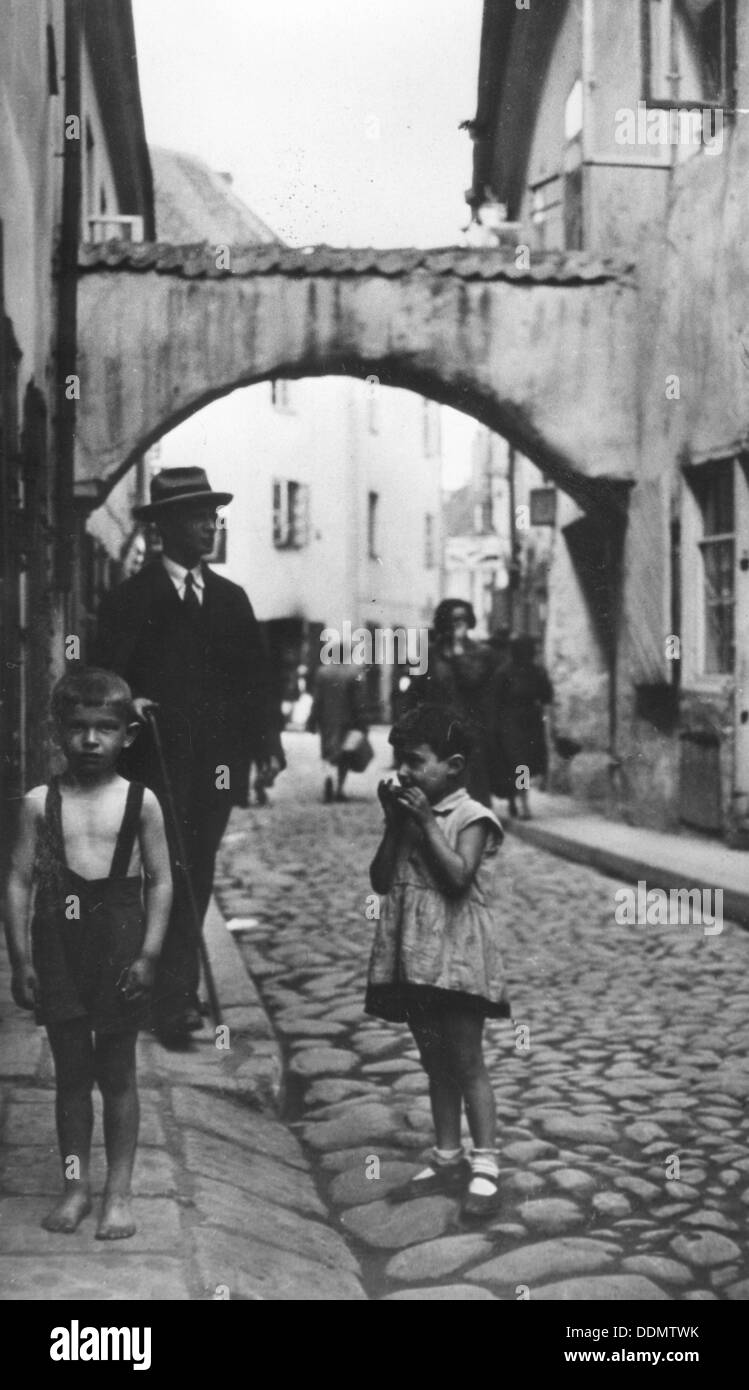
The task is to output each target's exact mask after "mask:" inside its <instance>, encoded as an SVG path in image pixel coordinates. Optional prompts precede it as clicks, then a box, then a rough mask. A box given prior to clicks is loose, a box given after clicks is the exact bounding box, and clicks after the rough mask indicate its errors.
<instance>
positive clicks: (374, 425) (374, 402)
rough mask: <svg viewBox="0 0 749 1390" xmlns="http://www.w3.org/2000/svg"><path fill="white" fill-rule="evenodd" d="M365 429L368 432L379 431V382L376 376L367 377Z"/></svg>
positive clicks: (375, 432)
mask: <svg viewBox="0 0 749 1390" xmlns="http://www.w3.org/2000/svg"><path fill="white" fill-rule="evenodd" d="M366 387H367V429H368V430H369V433H370V434H379V433H380V383H379V381H378V380H377V377H375V376H372V377H367V381H366Z"/></svg>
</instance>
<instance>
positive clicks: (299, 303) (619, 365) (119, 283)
mask: <svg viewBox="0 0 749 1390" xmlns="http://www.w3.org/2000/svg"><path fill="white" fill-rule="evenodd" d="M227 258H228V262H229V266H228V267H227V264H226V262H227ZM521 260H522V258H521ZM217 263H218V264H220V265H221V267H222V268H218V264H217ZM635 299H636V291H635V286H634V283H633V280H632V277H631V274H630V272H629V271H628V269H627V268H626V267H621V266H615V265H613V264H610V263H607V262H603V261H601V260H596V259H592V258H590V257H586V256H584V255H579V254H576V255H573V256H568V257H551V258H545V259H542V260H538V261H537V262H535V263H534V264H533V265H532V266H531V268H529V269H523V268H522V265H521V266H520V267H519V266H518V264H516V258H515V257H513V256H508V255H507V254H506V253H503V252H494V251H470V250H464V249H461V248H448V249H446V250H442V251H431V252H422V251H348V250H334V249H331V248H316V249H313V250H312V251H311V252H303V251H290V250H288V249H285V248H279V247H275V246H272V247H260V248H258V247H252V248H249V249H248V250H246V251H240V250H230V249H228V248H224V249H223V251H222V249H220V248H219V249H218V250H217V249H216V248H208V247H183V248H179V247H168V246H163V245H162V246H151V245H145V246H131V245H127V246H124V245H120V246H114V245H112V244H109V245H107V246H102V247H89V248H84V250H83V252H82V255H81V280H80V285H79V334H80V352H79V372H80V378H81V397H80V403H79V409H78V430H77V450H78V453H77V470H76V471H77V478H78V480H79V482H80V483H81V484H82V486H83V487H84V489H86V488H87V489H89V495H90V497H91V500H92V501H93V502H94V504H96V502H99V501H101V500H103V498H104V497H105V496H106V494H107V492H108V491H109V490H110V489H111V487H112V486H113V485H114V484H115V483H116V482H117V480H118V479H119V478H120V477H121V476H122V474H123V473H124V472H125V471H126V470H127V468H128V467H129V466H130V465H131V464H132V463H133V462H134V460H135V459H136V458H137V457H139V456H140V455H141V454H142V453H143V451H144V450H145V449H147V448H148V447H149V446H150V445H151V444H153V443H154V442H155V441H156V440H157V439H159V438H160V437H161V436H162V435H163V434H166V433H167V432H168V431H169V430H171V429H173V428H174V426H175V425H177V424H179V423H180V422H181V421H182V420H184V419H186V418H187V417H188V416H189V415H191V414H193V413H194V412H195V411H197V410H200V409H201V408H202V407H203V406H205V405H207V404H208V403H209V402H210V401H212V400H215V399H217V398H219V397H220V396H223V395H226V394H227V393H228V392H230V391H233V390H235V389H236V388H238V387H240V386H248V385H252V384H254V383H256V382H259V381H262V380H266V379H269V378H274V377H289V378H293V377H300V376H322V375H331V374H337V373H345V374H346V375H352V376H360V377H367V376H371V375H375V376H377V377H378V378H379V380H380V381H381V382H382V384H383V385H390V386H403V387H407V388H410V389H412V390H416V391H418V392H420V393H421V394H422V395H424V396H427V397H431V398H432V399H434V400H437V401H440V402H441V403H443V404H446V405H450V406H453V407H455V408H457V409H459V410H462V411H464V412H466V413H467V414H470V415H473V416H474V417H475V418H476V419H477V420H479V421H481V422H482V423H484V424H486V425H488V426H489V427H490V428H492V429H494V430H496V431H497V432H499V433H501V434H503V435H504V436H505V437H506V438H507V439H508V440H509V441H510V443H512V444H514V445H515V446H516V447H517V448H519V449H520V450H522V452H523V453H524V454H525V455H526V456H527V457H528V458H530V459H532V460H533V462H534V463H536V464H538V466H539V467H540V468H541V469H542V470H543V471H544V473H545V474H547V476H548V477H550V478H551V479H552V480H553V481H554V482H555V483H556V484H557V485H558V486H560V487H562V488H563V489H564V490H565V491H567V492H569V493H570V494H571V495H572V496H573V497H574V498H575V500H576V501H578V502H579V503H580V504H581V505H582V506H583V507H584V508H585V509H586V510H592V511H597V510H603V511H604V512H610V510H611V509H612V508H613V509H614V510H620V509H621V508H623V506H624V503H623V500H622V499H623V498H624V497H625V496H626V494H627V492H628V488H629V485H630V484H631V482H632V480H633V478H634V477H635V474H636V449H637V410H636V407H635V400H636V382H635V363H636V353H635V351H634V347H633V342H634V333H635Z"/></svg>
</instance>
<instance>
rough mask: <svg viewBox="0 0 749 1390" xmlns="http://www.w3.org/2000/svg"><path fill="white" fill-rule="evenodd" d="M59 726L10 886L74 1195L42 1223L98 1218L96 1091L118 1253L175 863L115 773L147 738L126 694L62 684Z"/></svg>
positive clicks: (111, 685)
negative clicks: (139, 734) (59, 760)
mask: <svg viewBox="0 0 749 1390" xmlns="http://www.w3.org/2000/svg"><path fill="white" fill-rule="evenodd" d="M52 714H53V718H54V721H55V725H56V729H57V737H58V740H59V743H60V746H61V748H62V750H63V751H64V753H65V758H66V763H67V767H66V771H65V772H64V773H63V775H62V776H61V777H56V778H53V779H52V780H51V782H50V784H49V786H48V787H47V786H43V787H34V789H33V790H32V791H30V792H29V793H28V794H27V796H26V797H25V798H24V801H23V803H22V809H21V820H20V827H19V834H18V841H17V844H16V846H15V850H14V854H13V860H12V865H11V871H10V876H9V880H8V903H7V909H8V910H7V929H6V935H7V941H8V951H9V954H10V961H11V967H12V971H13V975H12V985H11V987H12V992H13V998H14V999H15V1002H16V1003H17V1004H18V1005H20V1007H21V1008H23V1009H31V1008H33V1009H34V1010H35V1012H36V1019H37V1022H38V1023H43V1024H44V1025H45V1026H46V1029H47V1036H48V1038H49V1042H50V1047H51V1049H52V1054H53V1056H54V1061H55V1077H56V1084H57V1098H56V1119H57V1135H58V1140H59V1145H60V1156H61V1159H62V1166H63V1194H62V1197H61V1199H60V1200H59V1201H58V1202H57V1203H56V1205H55V1206H54V1207H53V1208H52V1210H51V1212H49V1214H48V1215H47V1216H46V1217H45V1219H44V1221H43V1223H42V1224H43V1225H44V1226H45V1227H46V1228H47V1230H49V1231H66V1232H69V1231H74V1230H75V1229H76V1227H77V1226H78V1225H79V1223H80V1221H81V1220H82V1219H83V1217H84V1216H86V1214H87V1213H88V1212H89V1211H90V1209H91V1197H90V1181H89V1163H90V1155H91V1133H92V1128H93V1104H92V1092H93V1087H94V1082H97V1083H98V1086H99V1089H100V1091H101V1094H102V1100H103V1109H104V1142H105V1147H106V1155H107V1183H106V1188H105V1192H104V1202H103V1207H102V1212H101V1216H100V1219H99V1225H98V1228H97V1232H96V1235H97V1239H98V1240H118V1239H121V1238H122V1237H124V1236H131V1235H133V1233H134V1231H135V1225H134V1223H133V1218H132V1212H131V1206H130V1184H131V1176H132V1170H133V1161H134V1159H135V1148H136V1143H137V1139H138V1121H139V1106H138V1092H137V1087H136V1076H135V1041H136V1037H137V1032H138V1028H139V1027H140V1026H142V1024H143V1022H144V1018H143V1010H144V1007H145V1004H146V1000H147V995H148V991H149V990H150V988H151V986H152V984H153V977H154V969H155V964H156V961H157V959H158V956H159V952H160V950H161V944H162V941H163V939H164V933H165V931H166V924H167V920H168V917H169V910H170V907H171V901H172V880H171V872H170V868H169V851H168V848H167V841H166V835H165V831H164V822H163V817H162V814H161V808H160V806H159V803H158V801H157V800H156V797H155V796H154V794H153V792H151V791H147V790H146V789H145V788H144V787H143V786H141V785H140V784H139V783H136V782H126V781H125V779H124V778H123V777H120V776H118V774H117V773H116V772H115V763H116V762H117V758H118V756H119V754H120V752H121V751H122V749H123V748H125V747H127V746H128V745H129V744H131V743H132V742H133V739H134V738H135V736H136V731H137V729H136V721H135V717H134V712H133V706H132V697H131V694H130V689H129V687H128V686H127V685H126V683H125V681H123V680H121V679H120V677H119V676H115V675H113V674H112V673H111V672H109V671H99V670H93V669H90V670H85V669H79V670H76V671H74V672H72V673H71V674H70V675H67V676H64V677H63V679H62V680H61V681H59V682H58V684H57V685H56V687H55V689H54V691H53V694H52ZM143 872H144V873H145V912H144V910H143V901H142V895H141V886H142V885H141V877H142V873H143ZM33 890H35V901H34V908H33V919H32V922H31V957H29V951H28V946H27V935H28V933H27V926H28V919H29V913H30V907H31V898H32V891H33Z"/></svg>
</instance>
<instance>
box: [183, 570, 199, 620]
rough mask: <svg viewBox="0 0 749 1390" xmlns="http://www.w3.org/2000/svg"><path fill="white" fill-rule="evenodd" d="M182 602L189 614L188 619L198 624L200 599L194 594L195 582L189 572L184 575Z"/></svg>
mask: <svg viewBox="0 0 749 1390" xmlns="http://www.w3.org/2000/svg"><path fill="white" fill-rule="evenodd" d="M182 602H183V603H184V605H185V608H186V609H187V611H188V613H189V614H190V617H191V618H192V619H193V620H194V621H198V622H199V621H200V613H201V608H200V599H199V598H198V596H197V594H196V592H195V580H194V579H193V576H192V572H191V571H190V570H188V571H187V574H186V575H185V596H184V598H183V600H182Z"/></svg>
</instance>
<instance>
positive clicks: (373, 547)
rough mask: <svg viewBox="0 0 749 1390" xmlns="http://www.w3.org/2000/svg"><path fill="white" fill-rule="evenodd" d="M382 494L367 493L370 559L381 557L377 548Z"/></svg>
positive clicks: (368, 549)
mask: <svg viewBox="0 0 749 1390" xmlns="http://www.w3.org/2000/svg"><path fill="white" fill-rule="evenodd" d="M379 509H380V494H379V493H378V492H370V493H368V494H367V552H368V554H369V558H370V560H377V559H379V553H380V552H379V550H378V548H377V540H378V536H377V531H378V522H379Z"/></svg>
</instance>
